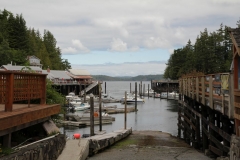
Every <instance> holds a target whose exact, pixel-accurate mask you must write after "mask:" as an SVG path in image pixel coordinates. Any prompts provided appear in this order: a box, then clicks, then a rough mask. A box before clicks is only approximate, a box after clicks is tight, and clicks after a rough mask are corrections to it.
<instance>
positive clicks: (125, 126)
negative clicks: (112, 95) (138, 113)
mask: <svg viewBox="0 0 240 160" xmlns="http://www.w3.org/2000/svg"><path fill="white" fill-rule="evenodd" d="M124 129H127V92H126V91H125V112H124Z"/></svg>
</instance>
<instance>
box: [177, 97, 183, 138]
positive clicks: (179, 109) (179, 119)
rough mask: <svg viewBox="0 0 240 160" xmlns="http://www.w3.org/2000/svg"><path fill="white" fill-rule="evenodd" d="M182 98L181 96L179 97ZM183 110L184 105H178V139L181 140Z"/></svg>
mask: <svg viewBox="0 0 240 160" xmlns="http://www.w3.org/2000/svg"><path fill="white" fill-rule="evenodd" d="M179 96H180V95H179ZM181 108H182V104H180V103H178V138H181V125H182V123H181V116H180V114H181Z"/></svg>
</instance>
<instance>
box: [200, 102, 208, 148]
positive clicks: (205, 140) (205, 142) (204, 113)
mask: <svg viewBox="0 0 240 160" xmlns="http://www.w3.org/2000/svg"><path fill="white" fill-rule="evenodd" d="M201 108H202V131H203V132H202V141H203V152H205V150H206V149H208V143H209V142H208V135H206V134H205V132H204V130H206V131H208V130H207V129H208V125H207V124H206V122H205V121H204V120H203V118H204V119H206V120H207V110H206V107H205V106H203V105H202V106H201Z"/></svg>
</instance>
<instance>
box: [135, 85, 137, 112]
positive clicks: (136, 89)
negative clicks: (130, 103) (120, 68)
mask: <svg viewBox="0 0 240 160" xmlns="http://www.w3.org/2000/svg"><path fill="white" fill-rule="evenodd" d="M135 111H137V82H135Z"/></svg>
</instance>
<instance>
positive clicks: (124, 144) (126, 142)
mask: <svg viewBox="0 0 240 160" xmlns="http://www.w3.org/2000/svg"><path fill="white" fill-rule="evenodd" d="M132 144H137V140H135V139H124V140H122V141H120V142H117V143H116V144H115V145H113V146H112V148H124V147H127V146H129V145H132Z"/></svg>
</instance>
